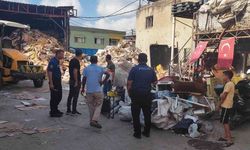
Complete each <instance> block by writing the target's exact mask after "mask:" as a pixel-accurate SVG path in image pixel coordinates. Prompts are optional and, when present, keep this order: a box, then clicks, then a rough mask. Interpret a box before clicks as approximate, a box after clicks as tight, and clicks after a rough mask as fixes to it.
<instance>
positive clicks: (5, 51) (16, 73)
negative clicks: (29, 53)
mask: <svg viewBox="0 0 250 150" xmlns="http://www.w3.org/2000/svg"><path fill="white" fill-rule="evenodd" d="M7 27H10V28H14V29H20V31H22V30H29V29H30V27H29V26H28V25H24V24H20V23H16V22H11V21H5V20H0V88H1V87H2V86H3V84H6V83H18V81H20V80H33V83H34V86H35V87H42V86H43V81H44V79H45V71H44V70H43V67H42V66H37V65H33V64H31V63H29V59H28V58H27V57H26V56H25V55H24V54H23V53H21V52H20V50H21V42H19V43H20V46H19V50H17V49H14V48H13V46H12V40H11V39H10V38H9V37H8V36H6V34H5V28H7ZM21 36H22V34H21V33H20V40H22V37H21Z"/></svg>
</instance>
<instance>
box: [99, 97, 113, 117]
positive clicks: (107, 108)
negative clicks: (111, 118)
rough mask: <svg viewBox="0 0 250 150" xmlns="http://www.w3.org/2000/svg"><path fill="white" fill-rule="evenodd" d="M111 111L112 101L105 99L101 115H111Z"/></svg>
mask: <svg viewBox="0 0 250 150" xmlns="http://www.w3.org/2000/svg"><path fill="white" fill-rule="evenodd" d="M110 111H111V102H110V99H108V98H104V99H103V104H102V110H101V113H102V114H109V113H110Z"/></svg>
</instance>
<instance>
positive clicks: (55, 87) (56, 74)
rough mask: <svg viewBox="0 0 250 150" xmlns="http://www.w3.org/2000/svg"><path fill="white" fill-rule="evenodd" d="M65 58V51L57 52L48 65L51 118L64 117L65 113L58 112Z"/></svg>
mask: <svg viewBox="0 0 250 150" xmlns="http://www.w3.org/2000/svg"><path fill="white" fill-rule="evenodd" d="M63 58H64V51H63V50H57V51H56V55H55V57H54V58H52V59H51V60H50V62H49V64H48V68H47V72H48V78H49V87H50V116H51V117H62V115H63V113H62V112H61V111H60V110H58V105H59V103H60V102H61V100H62V79H61V76H62V74H61V69H60V60H61V59H63Z"/></svg>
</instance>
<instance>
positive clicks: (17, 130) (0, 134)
mask: <svg viewBox="0 0 250 150" xmlns="http://www.w3.org/2000/svg"><path fill="white" fill-rule="evenodd" d="M62 130H65V129H64V128H25V127H24V125H23V124H20V123H16V122H10V123H4V124H0V138H4V137H11V136H15V135H18V134H21V133H22V134H27V135H33V134H38V133H47V132H60V131H62Z"/></svg>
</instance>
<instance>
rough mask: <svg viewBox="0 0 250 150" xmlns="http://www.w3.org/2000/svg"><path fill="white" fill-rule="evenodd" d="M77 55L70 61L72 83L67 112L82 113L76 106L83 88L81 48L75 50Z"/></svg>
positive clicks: (70, 82)
mask: <svg viewBox="0 0 250 150" xmlns="http://www.w3.org/2000/svg"><path fill="white" fill-rule="evenodd" d="M75 55H76V56H75V57H74V58H72V59H71V60H70V62H69V75H70V80H69V85H70V90H69V96H68V102H67V114H71V113H72V114H79V115H80V114H81V113H79V112H78V111H77V109H76V106H77V100H78V96H79V92H80V88H81V74H80V68H81V65H80V61H81V60H82V57H83V56H82V51H81V50H76V51H75ZM72 98H73V105H72V110H71V102H72Z"/></svg>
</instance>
